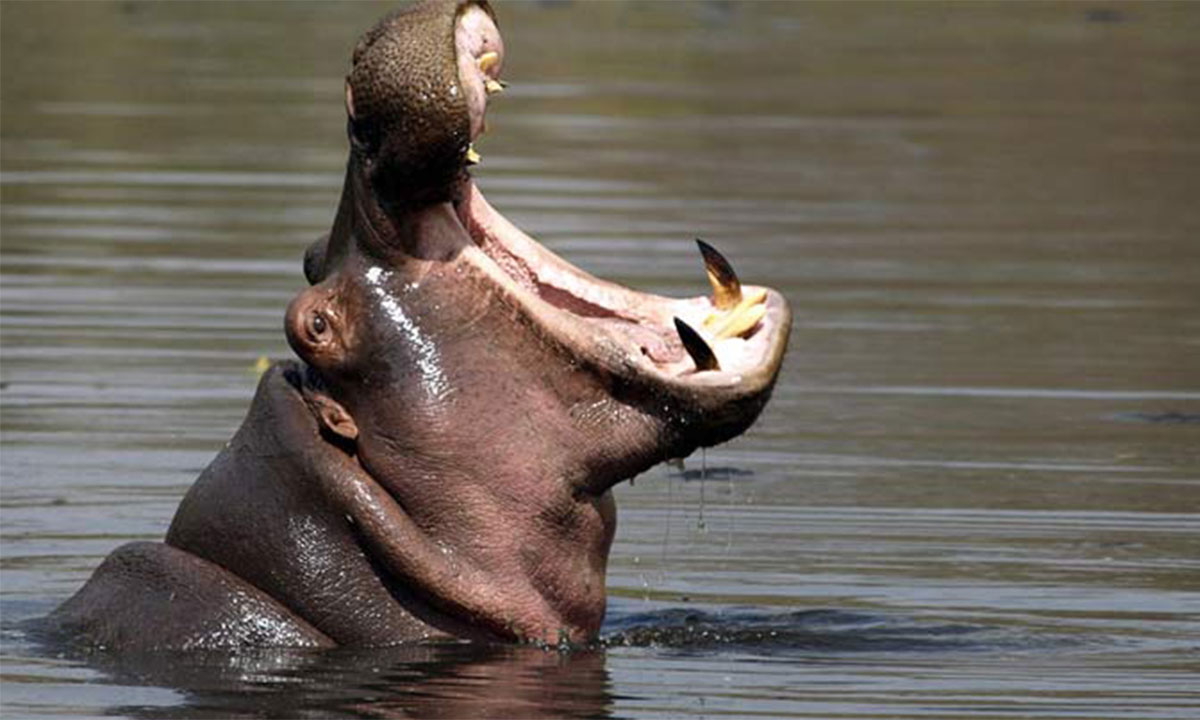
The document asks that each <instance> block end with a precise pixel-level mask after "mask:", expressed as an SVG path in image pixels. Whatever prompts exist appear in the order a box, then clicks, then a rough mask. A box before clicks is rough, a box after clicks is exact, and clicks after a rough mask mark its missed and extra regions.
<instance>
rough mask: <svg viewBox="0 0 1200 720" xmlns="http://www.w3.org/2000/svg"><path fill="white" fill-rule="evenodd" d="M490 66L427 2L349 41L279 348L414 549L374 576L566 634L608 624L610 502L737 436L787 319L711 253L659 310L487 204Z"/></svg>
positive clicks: (476, 43)
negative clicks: (309, 233) (335, 121)
mask: <svg viewBox="0 0 1200 720" xmlns="http://www.w3.org/2000/svg"><path fill="white" fill-rule="evenodd" d="M503 67H504V44H503V42H502V41H501V38H500V33H499V30H498V28H497V25H496V20H495V16H494V15H493V12H492V10H491V8H490V7H489V6H488V4H487V3H486V2H485V1H484V0H478V1H474V2H472V1H459V2H453V1H438V2H422V3H418V4H416V5H413V6H410V7H407V8H405V9H404V10H401V11H399V12H397V13H394V14H392V15H390V16H388V17H386V18H385V19H384V20H382V21H381V22H380V23H379V24H378V25H376V27H375V28H373V29H372V30H371V31H369V32H368V33H367V34H366V35H365V36H364V37H363V38H362V40H360V41H359V43H358V46H357V47H356V48H355V50H354V56H353V68H352V69H351V71H350V73H349V76H348V78H347V83H346V109H347V114H348V130H349V137H350V159H349V163H348V167H347V173H346V180H345V187H344V190H343V195H342V199H341V204H340V207H339V209H338V213H337V217H336V220H335V222H334V225H333V228H332V231H331V233H330V235H329V237H328V238H327V239H324V240H322V241H320V242H318V243H317V244H316V245H314V246H313V247H312V248H311V249H310V251H309V253H308V255H307V257H306V260H305V272H306V275H307V276H308V278H309V281H310V283H312V286H311V287H309V288H307V289H306V290H304V291H303V292H301V293H300V294H299V295H298V296H297V297H296V299H295V300H294V301H293V302H292V303H291V305H290V306H289V308H288V311H287V317H286V331H287V336H288V340H289V342H290V343H291V345H292V347H293V349H294V350H295V351H296V353H297V354H298V355H299V356H300V357H301V358H302V359H303V361H304V362H305V363H306V365H307V366H308V372H307V373H306V374H307V380H306V385H305V397H306V399H307V401H308V406H309V407H310V408H311V409H312V410H313V412H314V415H315V416H316V418H317V419H318V424H319V425H320V427H321V431H322V438H323V442H326V443H328V445H329V448H330V450H329V451H330V452H335V453H338V454H341V455H344V456H345V457H346V458H348V462H350V463H351V464H352V465H354V466H355V467H359V468H361V470H362V471H364V474H365V475H366V476H369V477H370V478H371V480H372V481H373V482H374V483H376V484H377V486H378V489H379V490H380V491H381V492H382V493H383V495H380V496H381V497H387V498H389V499H390V500H394V502H395V505H396V507H397V508H399V509H400V511H402V513H403V515H404V516H406V517H405V519H404V524H405V532H406V533H408V535H406V537H418V536H419V537H420V538H421V540H420V541H419V542H416V541H413V542H411V543H409V545H407V546H405V547H404V548H393V549H392V550H390V551H389V552H399V553H406V552H411V553H412V557H409V558H405V559H403V560H402V561H399V562H395V563H390V564H389V563H385V564H388V566H389V567H391V568H394V572H397V573H399V574H401V575H406V576H407V577H406V578H402V579H404V580H405V581H406V582H408V583H409V584H411V585H413V586H416V587H417V588H418V590H417V593H418V595H420V596H421V598H422V600H423V602H427V603H428V604H429V605H430V607H432V608H434V609H435V610H436V611H437V612H438V613H441V614H444V615H446V616H453V617H455V618H456V622H459V623H462V624H463V626H466V627H470V628H473V629H474V630H476V631H478V632H479V633H480V634H484V635H500V636H508V637H520V638H538V639H548V640H551V641H555V640H558V639H564V638H569V639H574V640H578V639H583V638H587V637H591V636H592V635H594V634H595V632H596V631H597V630H598V628H599V624H600V622H601V620H602V618H603V613H604V571H605V564H606V559H607V554H608V548H609V544H610V542H611V540H612V534H613V530H614V527H615V514H614V509H613V506H612V500H611V496H610V494H609V489H610V488H611V487H612V486H613V485H614V484H616V483H618V482H620V481H622V480H625V479H628V478H632V477H633V476H635V475H637V474H638V473H640V472H643V471H644V470H646V469H648V468H650V467H651V466H653V465H655V464H657V463H659V462H662V461H664V460H666V459H668V458H675V457H684V456H687V455H688V454H690V453H691V452H692V451H693V450H695V449H696V448H698V447H702V446H709V445H713V444H716V443H720V442H723V441H725V440H728V439H730V438H732V437H734V436H736V435H738V434H739V433H741V432H743V431H744V430H745V429H746V428H747V427H749V425H750V424H751V423H752V422H753V421H754V419H755V418H756V417H757V415H758V413H759V411H760V410H761V409H762V407H763V405H764V404H765V403H766V401H767V397H768V396H769V394H770V391H771V387H772V385H773V383H774V381H775V378H776V375H777V374H778V372H779V367H780V362H781V360H782V357H783V353H784V348H785V346H786V342H787V337H788V330H789V326H790V314H789V310H788V306H787V303H786V302H785V300H784V299H783V297H782V296H780V295H779V294H778V293H776V292H774V291H771V290H767V289H763V288H750V287H740V286H739V285H738V282H737V279H736V276H734V275H733V272H732V270H731V269H730V268H729V267H728V265H727V264H726V263H725V262H724V261H723V260H722V259H721V258H720V256H719V255H717V254H716V253H715V251H712V250H711V248H707V247H706V246H705V247H703V248H702V249H703V250H704V251H705V262H706V265H707V267H708V270H709V276H710V279H711V280H712V281H713V287H714V293H713V296H712V297H694V298H686V299H672V298H666V297H660V296H657V295H651V294H646V293H641V292H637V291H634V290H631V289H628V288H625V287H622V286H620V285H616V284H614V283H610V282H606V281H603V280H599V279H597V278H594V277H592V276H591V275H589V274H587V273H586V272H584V271H582V270H580V269H578V268H576V267H574V266H573V265H571V264H570V263H568V262H566V261H565V260H563V259H561V258H560V257H558V256H556V255H555V254H553V253H551V252H550V251H548V250H546V249H545V248H543V247H542V246H541V245H539V244H538V243H537V242H536V241H534V240H533V239H532V238H530V237H528V236H527V235H525V234H524V233H523V232H522V231H521V230H519V229H518V228H517V227H515V226H514V225H512V224H511V223H509V222H508V221H507V220H505V219H504V218H503V217H502V216H501V215H500V214H499V213H497V212H496V211H495V210H493V209H492V207H491V206H490V205H489V204H488V203H487V201H486V200H485V199H484V198H483V196H482V195H481V194H480V192H479V190H478V189H477V188H476V187H475V184H474V183H473V182H472V180H471V177H470V175H469V173H468V167H469V166H470V165H471V164H472V163H473V162H474V161H475V160H476V159H477V158H476V156H475V155H474V151H473V150H472V149H471V142H472V140H473V139H475V138H476V137H478V135H479V134H480V133H481V132H482V131H483V128H484V113H485V111H486V109H487V103H488V98H489V96H491V95H493V94H495V93H497V92H499V91H500V90H501V88H502V87H503V85H502V83H501V82H500V80H499V78H500V73H501V71H502V69H503ZM380 522H381V525H380V527H376V528H372V530H373V531H375V532H377V533H379V534H380V535H381V536H382V535H383V534H386V532H387V528H386V527H383V525H386V523H384V522H383V521H380ZM406 548H407V549H406ZM457 630H461V627H460V628H457Z"/></svg>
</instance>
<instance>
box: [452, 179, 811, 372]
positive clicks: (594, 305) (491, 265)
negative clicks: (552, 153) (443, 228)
mask: <svg viewBox="0 0 1200 720" xmlns="http://www.w3.org/2000/svg"><path fill="white" fill-rule="evenodd" d="M455 209H456V211H457V213H458V217H459V220H460V221H461V222H462V224H463V227H464V228H465V229H466V230H467V232H468V234H469V235H470V237H471V239H472V240H473V241H474V243H475V247H474V248H472V249H471V252H470V254H471V258H470V260H471V262H472V264H474V265H475V266H476V267H478V268H479V269H480V270H481V271H483V272H485V273H487V274H488V276H489V277H491V278H492V279H493V280H494V281H495V282H496V283H497V284H499V285H500V286H501V287H502V288H503V289H504V291H505V293H506V295H508V296H509V297H511V298H513V299H514V300H515V301H516V302H518V303H520V304H521V306H522V307H523V308H524V309H525V310H526V311H527V313H528V315H529V316H530V317H533V318H537V319H539V321H540V322H541V323H542V324H543V325H544V327H545V328H546V330H548V331H549V332H550V334H552V335H553V336H555V337H557V338H559V339H561V340H562V341H564V342H565V343H566V344H568V345H569V346H570V348H571V350H572V351H573V352H574V353H576V354H578V355H584V356H592V357H593V358H595V359H598V360H600V361H601V362H603V363H604V364H605V365H607V366H608V368H607V369H608V370H610V371H618V370H623V371H624V372H626V373H628V372H635V373H644V374H646V375H649V376H650V377H651V378H652V379H653V380H654V381H656V382H658V383H667V384H671V385H704V386H745V385H749V386H754V385H760V384H761V383H764V382H767V381H768V380H769V379H770V378H772V377H773V375H774V372H773V370H774V368H776V367H777V366H778V362H779V356H780V355H782V353H783V349H784V346H785V345H786V338H787V332H788V329H789V325H790V317H789V311H788V307H787V303H786V302H785V301H784V300H783V298H782V296H780V295H779V294H778V293H777V292H775V291H774V290H770V289H767V288H761V287H753V286H745V287H744V286H741V285H740V283H739V281H738V279H737V276H736V274H734V272H733V269H732V268H731V267H730V266H729V264H728V262H726V261H725V259H724V258H723V257H721V255H720V254H719V253H717V252H716V250H714V249H713V248H712V247H711V246H708V245H707V244H705V243H703V242H702V241H700V242H699V244H700V248H701V251H702V255H703V259H704V263H705V268H706V270H707V271H708V276H709V279H710V281H711V282H712V285H713V294H712V296H710V297H706V296H701V297H693V298H686V299H675V298H668V297H663V296H659V295H654V294H650V293H643V292H638V291H635V290H632V289H629V288H626V287H623V286H621V285H618V284H616V283H612V282H608V281H605V280H601V279H599V278H596V277H594V276H592V275H590V274H588V273H586V272H584V271H583V270H580V269H579V268H577V267H575V266H574V265H572V264H570V263H569V262H567V261H566V260H564V259H562V258H561V257H559V256H558V255H556V254H554V253H553V252H551V251H550V250H548V249H546V248H545V247H543V246H542V245H541V244H540V243H538V242H537V241H536V240H534V239H533V238H531V237H530V236H529V235H527V234H526V233H525V232H523V231H522V230H521V229H520V228H518V227H517V226H516V225H514V224H513V223H511V222H509V221H508V220H507V219H506V218H505V217H504V216H503V215H501V214H500V213H499V212H498V211H496V210H495V209H494V208H493V207H492V206H491V205H490V204H489V203H488V201H487V200H486V199H485V198H484V197H483V193H482V192H480V190H479V188H478V187H477V186H476V185H475V183H474V182H473V181H472V180H471V179H469V178H468V179H465V180H464V181H463V182H462V186H461V194H460V199H459V200H458V201H457V202H456V203H455ZM598 355H599V357H597V356H598ZM614 364H619V365H620V367H619V368H618V367H613V365H614Z"/></svg>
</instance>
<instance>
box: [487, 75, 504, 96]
mask: <svg viewBox="0 0 1200 720" xmlns="http://www.w3.org/2000/svg"><path fill="white" fill-rule="evenodd" d="M483 87H484V89H485V90H487V92H488V95H495V94H496V93H501V92H504V83H502V82H500V81H499V80H492V79H490V78H489V79H488V81H487V82H485V83H484V84H483Z"/></svg>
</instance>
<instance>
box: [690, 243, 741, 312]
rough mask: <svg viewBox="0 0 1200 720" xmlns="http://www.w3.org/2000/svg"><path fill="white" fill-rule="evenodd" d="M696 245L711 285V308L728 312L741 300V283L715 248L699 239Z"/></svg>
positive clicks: (730, 266)
mask: <svg viewBox="0 0 1200 720" xmlns="http://www.w3.org/2000/svg"><path fill="white" fill-rule="evenodd" d="M696 245H698V246H699V247H700V254H701V255H703V256H704V270H705V271H706V272H707V273H708V281H709V282H710V283H712V288H713V307H715V308H716V309H718V310H729V309H730V308H732V307H734V306H736V305H737V304H738V303H739V302H741V300H742V283H741V282H740V281H739V280H738V276H737V273H735V272H734V271H733V266H732V265H730V264H729V261H728V260H726V259H725V256H724V255H722V254H721V253H719V252H717V249H716V248H714V247H713V246H712V245H709V244H708V243H706V242H704V241H703V240H701V239H700V238H696Z"/></svg>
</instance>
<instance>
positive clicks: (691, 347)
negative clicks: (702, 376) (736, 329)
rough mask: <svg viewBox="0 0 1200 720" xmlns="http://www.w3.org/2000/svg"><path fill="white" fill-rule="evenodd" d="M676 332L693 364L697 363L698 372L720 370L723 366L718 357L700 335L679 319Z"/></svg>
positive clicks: (676, 319) (676, 321)
mask: <svg viewBox="0 0 1200 720" xmlns="http://www.w3.org/2000/svg"><path fill="white" fill-rule="evenodd" d="M675 332H677V333H679V339H680V340H682V341H683V349H684V350H687V353H688V355H690V356H691V357H692V362H694V363H696V371H697V372H699V371H701V370H720V369H721V365H720V364H719V363H718V362H717V356H716V355H714V354H713V351H712V348H710V347H709V346H708V343H706V342H704V338H702V337H700V333H698V332H696V331H695V330H693V329H692V326H691V325H688V324H687V323H685V322H684V321H682V320H680V319H679V318H675Z"/></svg>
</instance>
